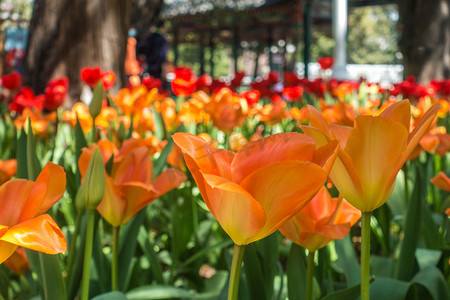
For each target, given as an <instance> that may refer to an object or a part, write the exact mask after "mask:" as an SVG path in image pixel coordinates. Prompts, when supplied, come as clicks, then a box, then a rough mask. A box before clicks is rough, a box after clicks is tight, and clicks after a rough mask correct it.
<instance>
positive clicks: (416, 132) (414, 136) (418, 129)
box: [404, 103, 441, 160]
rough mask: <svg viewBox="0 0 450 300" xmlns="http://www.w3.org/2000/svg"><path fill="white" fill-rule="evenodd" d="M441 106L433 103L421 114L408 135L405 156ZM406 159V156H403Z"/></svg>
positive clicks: (424, 131)
mask: <svg viewBox="0 0 450 300" xmlns="http://www.w3.org/2000/svg"><path fill="white" fill-rule="evenodd" d="M440 108H441V105H440V104H438V103H437V104H434V105H433V106H432V107H430V108H429V109H428V110H427V112H426V113H425V114H424V115H423V116H422V118H421V119H420V121H419V123H418V124H417V125H416V127H415V128H414V130H413V131H412V132H411V134H410V135H409V139H408V147H407V148H406V152H405V154H404V155H405V156H406V157H408V156H409V154H410V153H411V152H412V151H413V150H414V148H415V147H416V146H417V144H418V143H419V141H420V139H421V138H422V137H423V136H424V135H425V133H426V132H427V131H428V129H429V127H430V125H431V123H432V122H433V119H434V117H435V116H436V114H437V113H438V112H439V109H440ZM405 160H406V158H405Z"/></svg>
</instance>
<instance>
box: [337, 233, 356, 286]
mask: <svg viewBox="0 0 450 300" xmlns="http://www.w3.org/2000/svg"><path fill="white" fill-rule="evenodd" d="M334 244H335V247H336V253H337V255H338V259H337V260H336V261H335V262H334V266H335V268H336V269H338V270H339V271H340V272H341V273H343V274H344V276H345V277H346V279H347V285H349V286H353V285H356V284H358V283H360V282H361V277H360V274H361V268H360V266H359V263H358V260H357V259H356V253H355V249H354V248H353V244H352V241H351V240H350V236H348V235H347V236H346V237H345V238H343V239H342V240H336V241H334Z"/></svg>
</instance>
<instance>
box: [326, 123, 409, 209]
mask: <svg viewBox="0 0 450 300" xmlns="http://www.w3.org/2000/svg"><path fill="white" fill-rule="evenodd" d="M407 140H408V131H407V130H406V128H405V127H404V126H403V125H402V124H400V123H398V122H396V121H392V120H390V119H388V118H385V117H373V116H359V117H358V118H357V119H356V122H355V128H354V129H353V130H352V133H351V134H350V137H349V139H348V141H347V146H346V148H345V152H346V153H347V154H348V156H349V157H350V158H351V160H352V161H353V165H354V167H355V169H356V172H357V174H359V178H360V180H361V186H362V187H363V190H362V194H361V195H360V197H357V198H355V195H352V194H348V195H346V191H345V189H341V187H342V186H345V185H347V184H348V183H346V182H343V179H344V178H335V177H337V176H335V177H333V178H332V180H333V182H334V184H336V187H337V188H338V189H339V191H340V192H341V193H342V195H343V197H344V198H345V199H347V201H349V202H350V203H351V204H352V205H353V206H355V207H357V208H358V209H360V210H361V211H373V210H374V209H376V208H378V207H379V206H381V205H382V204H383V203H385V202H386V201H387V199H389V197H390V194H391V193H392V189H393V185H394V180H395V177H396V175H397V173H398V171H399V169H400V168H401V166H402V165H403V163H404V160H402V153H403V152H404V150H405V149H406V143H407ZM335 179H336V180H338V181H335Z"/></svg>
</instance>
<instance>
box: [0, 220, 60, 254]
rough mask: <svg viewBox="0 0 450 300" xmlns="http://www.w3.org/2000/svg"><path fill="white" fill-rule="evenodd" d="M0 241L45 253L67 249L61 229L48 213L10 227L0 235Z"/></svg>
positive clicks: (54, 252) (55, 252)
mask: <svg viewBox="0 0 450 300" xmlns="http://www.w3.org/2000/svg"><path fill="white" fill-rule="evenodd" d="M0 241H4V242H8V243H11V244H15V245H17V246H22V247H24V248H28V249H32V250H36V251H40V252H44V253H47V254H57V253H64V252H66V249H67V244H66V240H65V238H64V235H63V233H62V232H61V229H59V227H58V225H56V223H55V221H53V219H52V218H51V217H50V216H49V215H41V216H38V217H36V218H34V219H31V220H28V221H25V222H23V223H19V224H17V225H16V226H12V227H10V228H9V229H8V231H7V232H6V233H5V234H3V235H2V236H1V237H0Z"/></svg>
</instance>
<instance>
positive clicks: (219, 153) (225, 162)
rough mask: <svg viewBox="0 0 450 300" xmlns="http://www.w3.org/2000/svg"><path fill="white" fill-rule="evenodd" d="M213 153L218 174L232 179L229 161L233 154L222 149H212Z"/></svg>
mask: <svg viewBox="0 0 450 300" xmlns="http://www.w3.org/2000/svg"><path fill="white" fill-rule="evenodd" d="M213 155H214V158H215V160H216V163H217V169H218V171H219V175H220V176H221V177H223V178H226V179H227V180H230V181H232V172H231V163H232V162H233V159H234V156H235V154H234V153H233V152H231V151H228V150H224V149H213Z"/></svg>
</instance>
